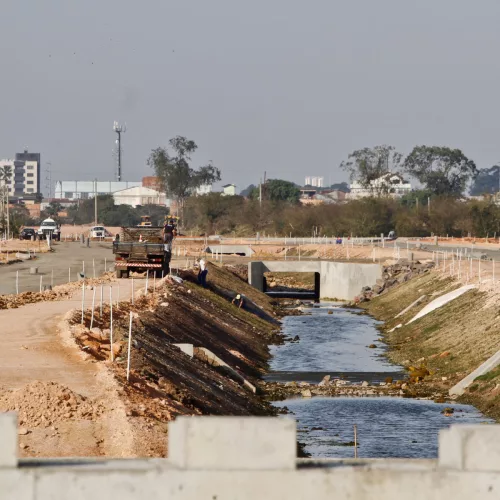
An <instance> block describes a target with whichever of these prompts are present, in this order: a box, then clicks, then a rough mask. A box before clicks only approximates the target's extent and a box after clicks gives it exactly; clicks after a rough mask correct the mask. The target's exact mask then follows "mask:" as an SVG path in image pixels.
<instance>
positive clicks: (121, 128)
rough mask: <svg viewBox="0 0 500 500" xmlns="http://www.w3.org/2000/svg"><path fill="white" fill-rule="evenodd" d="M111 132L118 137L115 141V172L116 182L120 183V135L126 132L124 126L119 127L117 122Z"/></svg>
mask: <svg viewBox="0 0 500 500" xmlns="http://www.w3.org/2000/svg"><path fill="white" fill-rule="evenodd" d="M113 130H114V131H115V132H116V134H117V135H118V139H116V149H117V151H116V154H117V170H116V180H117V181H118V182H120V181H121V180H122V134H124V133H125V132H126V131H127V126H126V125H120V124H119V123H118V122H116V121H115V122H114V123H113Z"/></svg>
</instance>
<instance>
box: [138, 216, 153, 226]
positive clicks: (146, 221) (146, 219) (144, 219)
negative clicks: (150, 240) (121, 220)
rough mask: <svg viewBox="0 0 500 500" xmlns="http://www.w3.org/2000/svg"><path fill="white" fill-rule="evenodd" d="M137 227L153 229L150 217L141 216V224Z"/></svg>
mask: <svg viewBox="0 0 500 500" xmlns="http://www.w3.org/2000/svg"><path fill="white" fill-rule="evenodd" d="M137 227H153V223H152V222H151V217H150V216H149V215H143V216H142V217H141V222H140V224H139V225H138V226H137Z"/></svg>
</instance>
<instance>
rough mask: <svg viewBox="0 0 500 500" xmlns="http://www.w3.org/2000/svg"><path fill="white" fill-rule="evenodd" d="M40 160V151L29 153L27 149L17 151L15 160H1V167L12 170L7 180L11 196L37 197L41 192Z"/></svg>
mask: <svg viewBox="0 0 500 500" xmlns="http://www.w3.org/2000/svg"><path fill="white" fill-rule="evenodd" d="M40 161H41V159H40V153H29V152H28V150H27V149H25V150H24V152H22V153H16V155H15V159H14V160H0V168H3V167H6V166H7V167H10V168H11V172H12V176H11V178H10V179H9V180H8V181H7V186H8V191H9V197H17V198H25V197H28V198H32V199H35V197H36V195H37V194H38V193H40V170H41V163H40ZM2 185H5V183H4V182H2Z"/></svg>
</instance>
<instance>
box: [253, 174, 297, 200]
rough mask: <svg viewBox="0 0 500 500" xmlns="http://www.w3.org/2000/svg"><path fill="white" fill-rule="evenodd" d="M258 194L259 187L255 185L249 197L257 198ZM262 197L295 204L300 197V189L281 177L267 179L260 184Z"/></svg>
mask: <svg viewBox="0 0 500 500" xmlns="http://www.w3.org/2000/svg"><path fill="white" fill-rule="evenodd" d="M259 196H260V192H259V188H258V187H256V188H254V189H253V190H252V191H251V193H250V197H251V198H252V199H254V200H258V199H259ZM262 199H264V200H268V201H284V202H287V203H292V204H297V203H298V202H299V199H300V189H299V188H298V187H297V185H296V184H294V183H293V182H289V181H284V180H281V179H269V180H268V181H267V182H266V183H265V184H264V185H263V186H262Z"/></svg>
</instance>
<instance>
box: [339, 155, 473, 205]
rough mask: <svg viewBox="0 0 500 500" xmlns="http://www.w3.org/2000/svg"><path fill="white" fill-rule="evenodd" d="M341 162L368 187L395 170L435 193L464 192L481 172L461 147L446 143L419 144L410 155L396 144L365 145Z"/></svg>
mask: <svg viewBox="0 0 500 500" xmlns="http://www.w3.org/2000/svg"><path fill="white" fill-rule="evenodd" d="M340 166H341V168H342V169H343V170H345V171H346V172H348V173H349V177H350V178H351V180H356V181H357V182H359V183H360V184H361V185H362V186H364V187H368V186H370V183H371V182H372V181H374V180H375V179H378V178H379V177H381V176H382V175H384V174H386V173H387V172H392V173H401V174H406V175H409V176H410V177H412V178H414V179H415V180H417V181H418V182H419V183H420V184H421V185H422V186H423V187H424V188H425V189H426V190H427V191H429V192H430V193H432V194H434V195H448V196H460V195H461V194H462V193H463V192H464V191H465V188H466V186H467V185H468V184H469V183H470V182H471V181H473V180H475V179H476V177H477V176H478V174H479V171H478V169H477V167H476V164H475V163H474V162H473V161H472V160H470V159H469V158H467V157H466V156H465V155H464V153H463V152H462V151H461V150H460V149H452V148H448V147H442V146H416V147H415V148H413V150H412V152H411V153H410V154H409V155H408V156H407V157H406V158H404V157H403V155H402V154H401V153H399V152H398V151H396V149H395V148H394V146H387V145H382V146H375V147H374V148H364V149H359V150H357V151H353V152H352V153H351V154H350V155H349V157H348V159H347V160H346V161H344V162H342V163H341V165H340Z"/></svg>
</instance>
